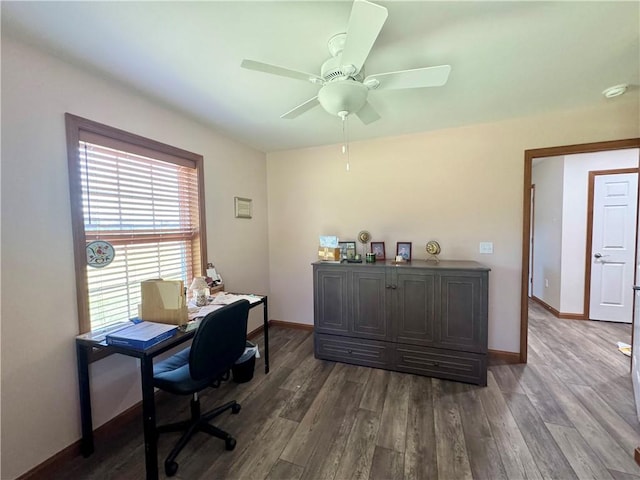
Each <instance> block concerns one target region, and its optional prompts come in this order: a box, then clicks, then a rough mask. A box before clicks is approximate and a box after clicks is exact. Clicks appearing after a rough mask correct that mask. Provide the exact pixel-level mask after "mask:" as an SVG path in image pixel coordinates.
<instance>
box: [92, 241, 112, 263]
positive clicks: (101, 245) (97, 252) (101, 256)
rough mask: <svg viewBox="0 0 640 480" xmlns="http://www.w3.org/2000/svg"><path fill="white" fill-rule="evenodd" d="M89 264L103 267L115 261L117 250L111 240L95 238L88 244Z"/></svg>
mask: <svg viewBox="0 0 640 480" xmlns="http://www.w3.org/2000/svg"><path fill="white" fill-rule="evenodd" d="M86 249H87V265H89V266H90V267H94V268H103V267H106V266H107V265H109V264H110V263H111V262H113V259H114V257H115V256H116V251H115V250H114V248H113V245H111V244H110V243H109V242H105V241H104V240H95V241H93V242H91V243H88V244H87V247H86Z"/></svg>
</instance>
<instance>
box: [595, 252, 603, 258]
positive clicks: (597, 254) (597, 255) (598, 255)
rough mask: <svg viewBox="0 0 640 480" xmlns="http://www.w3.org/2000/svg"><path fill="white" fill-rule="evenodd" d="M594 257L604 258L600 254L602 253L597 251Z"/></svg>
mask: <svg viewBox="0 0 640 480" xmlns="http://www.w3.org/2000/svg"><path fill="white" fill-rule="evenodd" d="M594 257H596V258H602V254H600V253H596V254H595V255H594Z"/></svg>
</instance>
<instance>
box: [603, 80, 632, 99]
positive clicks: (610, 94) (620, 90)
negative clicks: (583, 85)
mask: <svg viewBox="0 0 640 480" xmlns="http://www.w3.org/2000/svg"><path fill="white" fill-rule="evenodd" d="M628 87H629V85H627V84H626V83H621V84H620V85H614V86H613V87H609V88H607V89H605V90H603V92H602V95H604V96H605V97H606V98H614V97H619V96H620V95H622V94H624V93H625V92H626V91H627V88H628Z"/></svg>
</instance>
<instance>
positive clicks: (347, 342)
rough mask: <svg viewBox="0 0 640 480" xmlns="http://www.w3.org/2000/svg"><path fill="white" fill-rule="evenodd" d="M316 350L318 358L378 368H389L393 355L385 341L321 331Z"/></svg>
mask: <svg viewBox="0 0 640 480" xmlns="http://www.w3.org/2000/svg"><path fill="white" fill-rule="evenodd" d="M314 350H315V355H316V358H322V359H324V360H336V361H339V362H346V363H355V364H357V365H364V366H368V367H378V368H388V367H389V359H390V356H391V355H390V351H389V350H390V346H389V344H387V343H385V342H378V341H376V340H362V339H358V338H349V337H339V336H336V335H323V334H320V333H316V334H315V338H314Z"/></svg>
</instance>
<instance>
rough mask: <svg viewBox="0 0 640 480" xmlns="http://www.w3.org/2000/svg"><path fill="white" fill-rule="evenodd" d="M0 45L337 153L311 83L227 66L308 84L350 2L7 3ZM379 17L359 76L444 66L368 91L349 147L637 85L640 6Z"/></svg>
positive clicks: (471, 9)
mask: <svg viewBox="0 0 640 480" xmlns="http://www.w3.org/2000/svg"><path fill="white" fill-rule="evenodd" d="M1 3H2V34H3V35H5V34H9V35H12V36H16V37H19V38H20V39H22V40H24V41H27V42H28V43H30V44H33V45H36V46H39V47H41V48H43V49H46V50H48V51H51V52H53V53H55V54H56V55H57V56H59V57H62V58H65V59H68V60H70V61H72V62H74V63H76V64H81V65H84V66H87V67H89V68H91V69H93V70H97V71H99V72H101V73H102V74H104V75H106V76H110V77H113V78H115V79H117V80H119V81H121V82H123V83H125V84H127V85H130V86H132V87H134V88H135V89H136V90H137V91H139V92H140V93H142V94H145V95H148V96H149V97H151V98H153V99H154V100H155V101H159V102H164V103H166V104H167V105H169V106H171V107H173V108H175V109H178V110H180V111H182V112H185V113H187V114H189V115H191V116H193V117H195V118H197V119H199V120H200V121H202V122H205V123H206V124H208V125H212V126H214V127H215V128H216V129H218V130H221V131H222V132H224V133H225V134H227V135H228V136H230V137H232V138H235V139H238V140H240V141H242V142H243V143H245V144H248V145H251V146H253V147H255V148H257V149H259V150H262V151H265V152H269V151H276V150H285V149H291V148H298V147H306V146H312V145H323V144H330V143H338V142H340V140H341V138H342V127H341V121H340V119H339V118H338V117H333V116H331V115H329V114H328V113H327V112H325V111H324V110H323V109H322V108H321V107H316V108H315V109H313V110H311V111H309V112H307V113H304V114H303V115H301V116H300V117H298V118H296V119H293V120H282V119H280V115H281V114H282V113H284V112H287V111H288V110H290V109H291V108H293V107H295V106H296V105H298V104H300V103H302V102H303V101H305V100H307V99H309V98H311V97H313V96H314V95H316V93H317V90H318V87H317V86H315V85H312V84H311V83H306V82H303V81H298V80H293V79H289V78H283V77H277V76H273V75H267V74H265V73H260V72H255V71H250V70H245V69H242V68H240V62H241V61H242V59H243V58H249V59H253V60H258V61H262V62H266V63H273V64H276V65H281V66H284V67H287V68H291V69H295V70H301V71H306V72H311V73H317V74H319V73H320V65H321V64H322V63H323V61H324V60H326V59H327V58H328V57H329V53H328V50H327V45H326V44H327V40H328V39H329V38H330V37H331V36H332V35H334V34H336V33H340V32H343V31H344V30H345V28H346V25H347V22H348V19H349V14H350V11H351V3H350V2H349V1H344V2H330V1H295V2H282V1H261V2H243V1H233V2H219V1H214V2H189V3H186V2H179V1H174V2H7V1H2V2H1ZM376 3H379V4H381V5H384V6H385V7H387V8H388V10H389V17H388V19H387V21H386V23H385V25H384V27H383V29H382V33H381V34H380V36H379V37H378V39H377V41H376V43H375V45H374V46H373V50H372V52H371V54H370V56H369V58H368V60H367V62H366V64H365V70H366V74H374V73H383V72H387V71H394V70H404V69H412V68H419V67H425V66H435V65H441V64H449V65H451V67H452V71H451V75H450V76H449V81H448V83H447V84H446V85H445V86H443V87H437V88H421V89H413V90H395V91H378V92H376V91H372V92H370V94H369V100H370V102H371V104H372V105H373V106H374V107H375V109H376V110H377V111H378V112H379V113H380V114H381V116H382V119H381V120H378V121H377V122H375V123H372V124H370V125H367V126H364V125H362V124H361V123H360V121H359V120H358V119H357V118H349V127H348V128H349V137H350V139H351V140H358V139H366V138H372V137H380V136H388V135H398V134H404V133H411V132H418V131H427V130H433V129H440V128H446V127H454V126H461V125H467V124H472V123H479V122H488V121H495V120H499V119H505V118H511V117H519V116H526V115H531V114H536V113H543V112H548V111H551V110H555V109H567V108H579V107H583V106H588V105H594V104H598V103H602V102H610V101H616V100H615V99H612V100H606V99H604V98H603V96H602V95H601V92H602V90H604V89H605V88H607V87H609V86H612V85H616V84H619V83H628V84H631V85H632V87H631V88H630V90H629V92H628V93H627V95H635V96H636V97H637V96H638V85H639V84H640V66H639V65H640V33H639V32H640V3H639V2H636V1H631V2H610V1H602V2H566V1H560V2H480V1H475V2H455V1H449V2H429V1H413V2H397V1H387V2H376Z"/></svg>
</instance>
